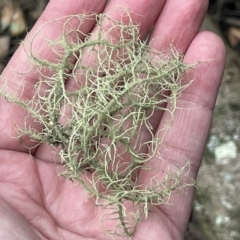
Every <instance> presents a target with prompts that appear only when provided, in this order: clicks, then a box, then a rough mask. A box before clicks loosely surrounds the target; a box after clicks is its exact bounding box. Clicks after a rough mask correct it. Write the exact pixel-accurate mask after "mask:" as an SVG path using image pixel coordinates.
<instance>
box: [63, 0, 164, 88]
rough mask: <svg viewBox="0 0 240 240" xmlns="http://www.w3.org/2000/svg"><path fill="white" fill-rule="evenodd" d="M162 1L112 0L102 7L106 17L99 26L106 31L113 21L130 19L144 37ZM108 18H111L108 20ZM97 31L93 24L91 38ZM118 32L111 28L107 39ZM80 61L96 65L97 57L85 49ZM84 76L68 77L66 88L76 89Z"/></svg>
mask: <svg viewBox="0 0 240 240" xmlns="http://www.w3.org/2000/svg"><path fill="white" fill-rule="evenodd" d="M164 3H165V1H164V0H161V1H159V0H148V1H147V0H141V1H127V0H112V1H110V2H109V4H108V5H107V6H106V8H105V9H104V12H103V14H105V15H106V17H105V18H104V20H103V23H102V24H101V26H100V27H101V29H102V30H103V32H108V30H109V29H111V27H112V23H113V21H116V22H120V23H122V24H126V25H128V24H129V23H130V21H131V22H132V23H133V24H136V25H137V24H138V25H139V27H140V29H139V34H140V35H141V38H144V37H145V36H146V34H147V33H148V32H149V31H150V29H151V27H152V26H153V24H154V23H155V21H156V19H157V17H158V16H159V14H160V12H161V10H162V7H163V5H164ZM108 19H111V20H110V21H109V20H108ZM116 28H117V27H116ZM98 31H99V26H95V28H94V29H93V31H92V38H91V39H92V40H93V39H95V38H97V35H98ZM118 34H119V33H116V29H113V31H111V32H110V33H108V36H107V38H108V39H109V41H111V40H110V38H116V39H117V40H118V38H119V37H118V36H117V35H118ZM117 40H116V41H117ZM80 61H81V62H83V63H84V65H85V66H88V67H91V66H94V65H96V62H97V59H96V56H95V54H94V53H93V52H91V51H90V52H89V51H88V49H85V55H84V56H83V58H82V59H81V60H80ZM84 76H85V75H84V73H82V72H79V73H78V79H77V81H76V78H75V79H74V80H71V79H70V80H69V81H68V82H67V85H66V88H67V89H68V90H75V89H78V88H79V86H82V82H84V80H85V79H84Z"/></svg>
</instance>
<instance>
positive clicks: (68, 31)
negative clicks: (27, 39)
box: [1, 14, 189, 236]
mask: <svg viewBox="0 0 240 240" xmlns="http://www.w3.org/2000/svg"><path fill="white" fill-rule="evenodd" d="M126 15H127V16H128V14H126ZM92 18H94V19H96V21H97V26H98V28H97V29H98V30H97V32H95V33H94V34H90V35H85V34H84V33H82V32H81V31H80V30H79V29H80V28H81V24H82V23H83V22H84V21H85V20H86V19H88V20H89V19H92ZM128 18H129V19H128V20H129V21H128V22H129V23H128V24H127V25H126V24H123V23H121V22H116V21H114V20H112V19H110V18H108V17H107V16H106V15H97V16H95V15H91V16H86V15H78V16H70V17H68V19H67V20H66V22H65V24H64V26H63V34H62V36H61V37H59V38H58V39H56V40H55V41H51V42H49V44H50V46H51V48H52V51H54V52H55V54H56V58H55V60H54V61H48V60H47V59H42V58H41V57H39V56H38V55H37V54H33V52H31V54H30V59H31V60H32V62H33V63H34V68H35V69H37V71H38V72H39V81H38V83H37V84H36V93H35V95H34V97H33V98H32V99H31V100H30V101H22V100H20V99H18V98H17V97H13V96H9V95H7V94H5V93H4V88H3V89H2V91H1V94H2V95H4V97H5V98H6V99H8V100H9V101H13V102H16V103H18V104H20V105H21V106H22V107H24V108H26V109H27V110H28V112H29V116H30V117H31V118H34V122H38V123H40V124H41V126H42V130H41V131H37V130H35V129H33V128H31V126H28V127H26V129H22V130H21V136H22V135H26V134H27V135H29V136H30V137H31V138H32V139H34V140H36V141H38V142H39V143H47V144H49V145H51V146H53V149H55V150H56V151H58V152H59V155H60V157H61V161H62V163H63V164H64V165H65V167H66V171H65V172H64V173H63V174H62V175H64V176H66V177H68V178H70V179H74V180H76V181H78V182H79V183H80V184H81V185H82V186H83V187H84V188H85V189H86V190H87V191H88V192H89V194H90V196H91V197H92V198H94V199H95V202H96V204H97V205H98V204H100V203H101V204H100V205H102V207H104V208H111V209H115V210H113V211H112V213H111V215H109V216H106V217H105V219H111V218H113V219H114V218H118V219H119V225H118V227H119V228H116V229H115V230H111V229H106V231H108V232H110V233H114V234H120V235H126V236H132V235H133V233H134V230H135V227H136V224H137V223H138V221H139V220H141V219H142V218H144V217H147V216H148V212H149V209H150V207H151V206H154V205H158V204H164V203H166V202H167V201H168V198H169V196H170V194H171V191H173V190H174V189H177V188H179V187H182V186H183V184H182V183H180V177H181V176H180V175H181V170H179V171H178V172H176V173H175V174H171V175H167V176H166V178H165V180H164V181H163V182H157V181H156V179H153V181H152V184H151V186H148V187H143V186H140V185H139V184H138V179H137V175H138V173H139V171H145V170H146V171H151V169H149V168H146V167H145V164H146V162H148V161H149V160H150V159H151V158H152V157H153V156H154V155H156V154H158V148H159V145H160V144H161V142H163V141H164V139H158V138H156V137H155V136H156V133H155V132H153V131H154V130H153V128H152V126H151V123H150V119H151V117H152V115H153V113H154V111H156V110H162V111H168V112H169V114H170V115H171V116H173V114H174V111H175V109H176V107H177V104H176V101H177V99H178V96H179V94H180V93H181V91H182V90H183V89H184V88H186V87H187V86H186V85H184V86H182V85H181V77H182V75H183V73H184V72H185V70H187V69H189V66H186V65H185V64H183V63H182V59H181V57H180V56H179V54H178V53H177V52H176V51H175V50H174V49H172V52H171V54H168V55H164V54H163V53H161V52H158V51H156V50H153V49H150V47H149V46H148V45H147V44H146V42H145V41H141V39H140V37H139V26H138V25H135V24H133V23H132V21H131V18H130V17H129V16H128ZM73 20H74V21H79V28H78V29H72V28H71V21H73ZM103 23H104V24H106V25H107V26H108V28H107V29H106V28H105V29H103V27H102V26H103V25H102V24H103ZM49 24H50V23H49ZM106 25H105V26H106ZM80 36H81V38H84V40H80ZM35 37H36V36H35ZM35 37H34V38H35ZM34 38H33V42H34ZM33 42H32V43H31V44H33ZM40 54H41V53H39V55H40ZM43 72H44V73H43ZM49 73H51V74H49ZM71 82H72V83H73V82H74V84H75V86H77V87H74V90H72V89H68V87H66V83H71ZM167 103H172V105H171V106H172V107H171V109H169V108H168V109H166V108H165V106H166V104H167ZM169 126H170V123H169ZM167 130H168V129H162V131H166V133H167ZM143 132H144V134H145V135H146V136H148V138H147V140H146V138H144V137H143ZM89 173H91V175H90V174H89ZM89 176H91V177H89ZM99 189H101V190H99ZM76 201H77V199H76ZM129 203H131V204H132V207H131V208H130V209H132V211H129ZM126 204H127V206H128V210H126ZM103 219H104V217H103ZM103 219H102V221H104V220H103ZM133 222H134V223H133Z"/></svg>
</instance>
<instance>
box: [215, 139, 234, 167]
mask: <svg viewBox="0 0 240 240" xmlns="http://www.w3.org/2000/svg"><path fill="white" fill-rule="evenodd" d="M214 154H215V159H216V164H217V165H226V164H229V163H230V161H231V159H235V158H236V157H237V146H236V143H235V142H234V141H229V142H227V143H225V144H222V145H220V146H218V147H216V148H215V150H214Z"/></svg>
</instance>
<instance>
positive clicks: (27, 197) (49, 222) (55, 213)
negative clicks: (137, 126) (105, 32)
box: [0, 0, 225, 240]
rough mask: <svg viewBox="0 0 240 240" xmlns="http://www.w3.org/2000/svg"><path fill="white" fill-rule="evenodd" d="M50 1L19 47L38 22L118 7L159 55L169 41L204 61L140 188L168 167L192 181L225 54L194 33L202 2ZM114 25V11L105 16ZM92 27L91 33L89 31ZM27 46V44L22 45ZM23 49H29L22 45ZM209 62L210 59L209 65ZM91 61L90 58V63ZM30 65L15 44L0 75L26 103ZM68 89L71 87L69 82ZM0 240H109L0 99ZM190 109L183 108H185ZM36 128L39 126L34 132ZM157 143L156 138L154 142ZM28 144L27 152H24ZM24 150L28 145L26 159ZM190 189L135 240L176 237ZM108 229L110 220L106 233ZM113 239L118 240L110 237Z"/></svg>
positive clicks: (77, 190) (212, 40) (78, 193)
mask: <svg viewBox="0 0 240 240" xmlns="http://www.w3.org/2000/svg"><path fill="white" fill-rule="evenodd" d="M107 2H108V1H104V0H102V1H98V0H72V1H70V2H68V1H64V0H52V1H50V3H49V5H48V6H47V8H46V10H45V11H44V13H43V14H42V16H41V17H40V19H39V20H38V22H37V23H36V25H35V27H34V28H33V29H32V30H31V32H30V33H29V34H28V36H27V39H26V42H27V41H28V40H29V39H31V37H32V36H33V35H34V33H35V32H36V30H37V29H38V28H39V26H41V25H42V24H44V23H45V22H47V21H49V20H52V19H55V18H59V17H62V16H66V15H68V14H79V13H83V12H85V13H92V12H95V13H100V12H109V11H111V10H113V9H115V8H117V7H126V8H128V9H130V10H131V12H134V13H136V14H134V15H133V16H132V18H133V20H134V22H136V23H141V35H142V36H144V35H145V34H146V33H147V32H148V29H149V28H150V27H151V26H152V25H153V24H154V23H155V26H154V29H153V32H152V35H151V39H154V40H153V41H152V42H151V44H152V46H153V47H154V48H157V49H158V50H163V49H167V48H168V47H169V46H170V44H171V43H172V44H173V45H174V46H175V47H176V48H177V50H179V51H180V52H181V53H183V54H184V55H185V57H184V62H186V63H196V62H199V61H201V62H204V63H203V64H199V65H197V67H196V68H195V69H194V70H193V71H191V73H189V74H187V75H186V76H185V77H184V79H183V81H184V82H185V83H187V82H189V81H190V80H191V79H194V81H193V83H192V84H191V86H190V87H188V88H187V89H186V90H184V91H183V92H182V94H181V96H180V99H179V100H180V101H181V108H184V109H178V110H177V111H176V113H175V120H174V122H173V125H172V128H171V129H170V131H169V133H168V134H167V136H166V138H165V142H164V146H161V149H160V151H161V156H162V158H163V159H164V161H159V158H158V157H157V156H156V157H154V158H153V159H152V161H151V162H149V163H148V164H149V165H150V166H152V167H158V168H159V167H160V168H161V169H162V171H155V172H151V171H147V172H146V171H145V172H140V173H139V176H138V179H139V183H141V184H143V185H144V186H147V185H148V184H149V181H150V179H151V177H152V176H155V177H156V178H158V179H159V180H161V178H162V174H163V172H164V170H167V169H168V167H169V166H170V165H172V164H173V165H174V166H177V167H182V166H184V165H185V164H186V162H187V161H189V162H190V164H191V167H190V169H189V173H188V175H186V176H185V178H184V180H185V181H187V182H189V181H190V180H191V179H196V177H197V173H198V170H199V166H200V163H201V159H202V155H203V150H204V147H205V144H206V140H207V136H208V132H209V128H210V124H211V119H212V115H213V109H214V105H215V101H216V96H217V93H218V89H219V86H220V82H221V79H222V74H223V69H224V62H225V49H224V45H223V43H222V41H221V39H220V38H219V37H217V36H216V35H214V34H213V33H210V32H199V28H200V26H201V23H202V21H203V18H204V15H205V12H206V9H207V4H208V2H207V1H206V0H191V1H189V0H182V1H179V0H167V1H163V0H139V1H134V0H112V1H110V3H109V4H107ZM110 14H111V17H113V18H114V19H119V15H118V14H119V12H118V11H115V12H113V11H112V12H111V13H110ZM58 24H59V25H57V24H56V25H54V24H53V25H51V24H50V25H48V26H47V29H46V31H45V32H44V37H46V38H48V39H54V38H55V37H56V36H58V35H59V34H60V30H61V28H60V27H59V26H60V25H61V22H60V23H58ZM92 29H93V30H92ZM91 30H92V31H95V30H96V28H95V27H94V22H91V21H88V22H86V23H85V24H84V29H83V31H85V32H86V33H87V32H89V31H91ZM41 41H42V36H38V37H37V38H36V39H35V44H34V46H33V48H36V49H38V47H39V46H41ZM26 46H28V45H27V43H26ZM26 50H27V51H28V47H26ZM41 55H42V56H43V57H45V58H47V59H52V58H54V56H53V54H52V53H49V52H48V51H43V52H41ZM210 60H211V61H210ZM89 61H90V60H89ZM27 66H29V59H28V58H27V56H26V54H25V51H24V49H23V47H22V46H20V47H19V49H18V50H17V51H16V53H15V54H14V56H13V57H12V59H11V61H10V62H9V64H8V66H7V67H6V68H5V70H4V72H3V74H2V77H4V78H7V79H8V83H7V84H8V91H9V93H10V94H15V93H16V92H17V90H18V88H19V86H22V85H23V84H24V86H25V87H24V91H23V93H22V98H23V99H26V100H27V99H30V98H31V96H32V95H33V93H34V84H35V83H36V82H37V75H36V72H34V71H30V72H28V73H27V74H25V75H24V77H23V76H22V75H21V74H16V71H13V70H14V69H17V70H18V72H26V71H27V69H28V68H27ZM66 87H67V88H69V89H70V88H72V89H74V88H75V87H76V86H74V84H73V83H72V82H71V81H69V82H68V83H67V85H66ZM0 101H1V102H0V132H1V139H0V156H1V159H0V222H2V223H4V224H2V223H1V224H0V238H1V239H10V240H11V239H31V240H35V239H36V240H38V239H52V240H55V239H58V240H61V239H69V240H73V239H89V240H90V239H91V240H94V239H98V240H107V239H110V238H109V236H107V235H106V234H105V233H104V231H103V230H102V228H101V227H100V226H99V219H100V217H101V216H102V214H103V210H102V209H101V208H99V207H98V208H96V207H95V205H94V202H93V201H92V200H91V199H88V201H86V198H87V197H88V194H87V192H86V191H85V190H84V189H83V188H82V187H81V186H80V185H79V184H77V183H73V182H71V181H69V180H68V179H64V178H62V177H59V176H58V173H60V172H61V171H62V170H63V166H61V165H60V164H56V163H54V161H55V160H54V158H53V155H52V153H51V151H50V149H49V148H48V147H47V146H45V145H42V146H38V147H34V144H35V143H33V142H31V141H30V140H29V139H28V138H23V139H21V141H20V140H19V139H17V138H13V136H16V125H17V126H20V127H21V126H24V116H25V115H26V112H25V111H24V110H23V109H21V108H20V107H18V106H16V105H15V104H10V103H7V102H6V101H5V99H3V98H1V99H0ZM190 108H191V109H192V110H189V109H190ZM168 120H169V115H167V114H164V113H157V114H154V117H153V119H152V125H153V128H154V129H155V130H156V131H157V129H161V128H162V127H164V124H165V123H166V122H167V121H168ZM36 128H39V126H36ZM159 137H161V136H159ZM26 146H27V147H26ZM29 147H33V149H32V156H30V155H29V150H28V148H29ZM193 194H194V188H193V187H191V188H188V189H187V190H186V191H176V192H175V193H174V194H173V195H172V198H171V201H170V202H171V205H167V206H162V205H161V206H157V207H156V208H154V210H153V211H152V212H151V213H149V218H148V219H146V220H144V221H142V222H141V223H140V224H139V225H138V227H137V229H136V232H135V235H134V237H133V239H134V240H142V239H151V240H159V239H164V240H170V239H183V238H184V234H185V231H186V228H187V224H188V220H189V215H190V212H191V206H192V200H193ZM111 226H114V222H109V223H107V226H106V227H111ZM116 239H125V238H122V237H116Z"/></svg>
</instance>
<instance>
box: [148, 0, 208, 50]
mask: <svg viewBox="0 0 240 240" xmlns="http://www.w3.org/2000/svg"><path fill="white" fill-rule="evenodd" d="M207 7H208V1H207V0H192V1H188V0H183V1H178V0H169V1H167V2H166V4H165V6H164V8H163V11H162V13H161V15H160V16H159V18H158V20H157V22H156V24H155V27H154V29H153V32H152V34H151V38H150V42H151V46H152V47H153V48H155V49H158V50H168V49H169V48H170V45H171V44H172V45H173V46H174V47H175V48H176V49H177V50H178V51H179V52H180V53H183V54H184V53H185V51H186V50H187V48H188V46H189V44H190V43H191V41H192V39H193V38H194V37H195V35H196V33H197V32H198V31H199V29H200V27H201V25H202V22H203V19H204V17H205V13H206V11H207Z"/></svg>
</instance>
